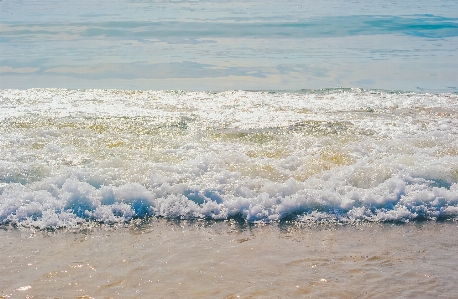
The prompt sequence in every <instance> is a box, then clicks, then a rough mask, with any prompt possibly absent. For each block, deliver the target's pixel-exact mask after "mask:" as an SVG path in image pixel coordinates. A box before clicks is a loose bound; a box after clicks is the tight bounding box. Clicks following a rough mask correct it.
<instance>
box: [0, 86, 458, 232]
mask: <svg viewBox="0 0 458 299" xmlns="http://www.w3.org/2000/svg"><path fill="white" fill-rule="evenodd" d="M1 99H2V100H1V101H4V102H6V103H8V105H5V107H6V106H8V107H10V108H8V109H7V110H5V111H1V112H0V119H1V120H2V121H1V125H0V130H1V134H0V142H1V144H2V147H1V148H0V155H1V159H0V223H3V224H7V223H9V224H13V225H18V226H34V227H39V228H49V227H67V226H75V225H78V224H79V223H82V222H85V221H99V222H103V223H119V222H124V221H130V220H131V219H134V218H145V217H150V216H159V217H172V218H175V217H179V218H209V219H227V218H230V217H241V218H244V219H246V221H251V222H257V221H263V222H269V221H277V220H281V219H289V218H291V217H294V218H297V219H299V220H303V221H310V220H312V221H323V220H326V221H361V220H364V221H410V220H414V219H439V218H455V217H458V208H457V206H458V187H457V184H458V143H457V140H458V138H457V135H458V117H457V116H458V115H457V114H458V106H457V105H458V96H457V95H453V94H439V95H429V94H415V93H386V92H374V91H361V90H332V91H322V92H317V93H315V92H308V93H264V92H244V91H231V92H222V93H205V92H202V93H195V92H193V93H191V92H180V93H174V92H165V91H145V92H138V93H135V92H133V93H132V92H129V93H128V92H126V91H119V90H85V91H83V90H81V91H68V90H57V89H32V90H22V91H18V90H2V91H1ZM94 99H97V101H94ZM32 111H33V112H32Z"/></svg>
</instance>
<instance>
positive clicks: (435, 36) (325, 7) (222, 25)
mask: <svg viewBox="0 0 458 299" xmlns="http://www.w3.org/2000/svg"><path fill="white" fill-rule="evenodd" d="M0 26H1V30H0V74H1V75H0V76H1V77H0V79H1V80H0V88H2V89H5V88H20V89H24V88H32V87H63V88H71V89H75V88H83V89H84V88H116V89H144V90H145V89H153V90H160V89H185V90H232V89H255V90H299V89H316V88H335V87H362V88H366V89H387V90H403V91H421V92H433V93H435V92H456V91H457V88H458V84H457V79H456V78H458V72H457V71H456V70H457V69H458V57H457V56H458V55H457V54H458V51H457V49H458V9H457V4H456V2H455V1H448V0H442V1H425V0H421V1H411V0H408V1H399V2H394V1H383V0H382V1H381V0H370V1H337V0H333V1H324V2H320V3H318V4H317V3H311V2H310V3H309V2H304V1H288V2H278V1H230V2H226V1H133V0H130V1H97V2H92V1H65V2H63V1H44V2H37V1H0Z"/></svg>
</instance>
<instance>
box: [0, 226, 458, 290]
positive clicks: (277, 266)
mask: <svg viewBox="0 0 458 299" xmlns="http://www.w3.org/2000/svg"><path fill="white" fill-rule="evenodd" d="M0 252H1V254H0V298H308V297H311V298H456V296H457V295H456V290H457V285H458V275H457V273H458V272H457V269H458V223H457V222H417V223H410V224H394V225H393V224H363V225H354V226H339V225H334V224H333V225H329V224H328V225H304V224H301V225H300V224H282V225H277V224H275V225H272V224H270V225H254V226H247V225H240V224H238V223H236V222H230V221H227V222H216V223H215V222H213V223H207V222H203V221H202V222H201V221H197V222H169V221H164V220H158V219H156V220H153V221H150V222H148V223H142V224H135V225H134V224H131V225H129V226H126V227H116V228H113V227H107V226H101V227H100V226H98V227H88V228H82V227H80V228H78V229H75V230H73V231H69V230H66V231H57V232H56V231H54V232H49V231H47V232H43V231H38V232H33V231H31V230H24V229H23V230H19V229H11V228H8V229H4V230H1V231H0Z"/></svg>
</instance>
